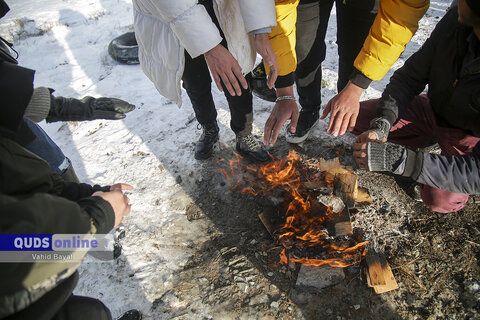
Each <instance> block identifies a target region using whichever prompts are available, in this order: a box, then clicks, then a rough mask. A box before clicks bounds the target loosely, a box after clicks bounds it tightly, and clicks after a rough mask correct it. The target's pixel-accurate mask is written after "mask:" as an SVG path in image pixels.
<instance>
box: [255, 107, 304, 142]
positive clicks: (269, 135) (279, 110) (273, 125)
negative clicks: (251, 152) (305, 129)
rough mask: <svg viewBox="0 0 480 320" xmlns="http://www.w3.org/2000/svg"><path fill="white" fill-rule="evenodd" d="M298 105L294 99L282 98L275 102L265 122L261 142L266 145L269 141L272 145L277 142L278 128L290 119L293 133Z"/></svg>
mask: <svg viewBox="0 0 480 320" xmlns="http://www.w3.org/2000/svg"><path fill="white" fill-rule="evenodd" d="M298 116H299V112H298V106H297V103H296V102H295V100H282V101H279V102H277V103H276V104H275V107H273V110H272V113H271V114H270V117H268V119H267V122H265V130H264V132H263V135H264V137H263V143H264V144H265V145H266V146H268V145H269V144H270V142H271V143H272V145H274V144H275V143H276V142H277V138H278V135H279V133H280V129H282V127H283V125H284V123H285V122H287V120H288V119H290V131H291V132H292V133H295V131H296V128H297V122H298Z"/></svg>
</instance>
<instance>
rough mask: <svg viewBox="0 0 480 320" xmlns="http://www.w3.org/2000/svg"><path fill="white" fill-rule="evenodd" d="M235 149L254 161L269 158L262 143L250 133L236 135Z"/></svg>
mask: <svg viewBox="0 0 480 320" xmlns="http://www.w3.org/2000/svg"><path fill="white" fill-rule="evenodd" d="M236 149H237V151H238V152H239V153H240V154H241V155H243V156H245V157H247V158H249V159H250V160H253V161H255V162H265V161H268V160H270V155H269V154H268V152H267V150H266V149H265V146H264V145H263V143H261V142H259V141H257V139H255V138H254V137H253V135H252V134H249V135H247V136H238V135H237V138H236Z"/></svg>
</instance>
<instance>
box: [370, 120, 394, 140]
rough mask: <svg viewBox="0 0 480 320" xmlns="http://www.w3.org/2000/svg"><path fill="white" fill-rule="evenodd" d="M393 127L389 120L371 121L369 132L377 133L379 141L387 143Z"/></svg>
mask: <svg viewBox="0 0 480 320" xmlns="http://www.w3.org/2000/svg"><path fill="white" fill-rule="evenodd" d="M391 127H392V126H391V125H390V122H388V120H387V119H384V118H375V119H373V120H372V121H370V128H369V129H368V130H367V131H368V132H373V133H375V134H376V135H377V140H379V141H386V140H387V137H388V133H389V132H390V128H391Z"/></svg>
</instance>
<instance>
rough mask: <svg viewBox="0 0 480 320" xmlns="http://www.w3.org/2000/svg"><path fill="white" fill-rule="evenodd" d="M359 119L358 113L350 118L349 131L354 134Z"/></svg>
mask: <svg viewBox="0 0 480 320" xmlns="http://www.w3.org/2000/svg"><path fill="white" fill-rule="evenodd" d="M357 117H358V112H357V113H355V114H353V115H352V116H351V117H350V123H349V124H348V131H350V132H352V131H353V129H354V128H355V125H356V124H357Z"/></svg>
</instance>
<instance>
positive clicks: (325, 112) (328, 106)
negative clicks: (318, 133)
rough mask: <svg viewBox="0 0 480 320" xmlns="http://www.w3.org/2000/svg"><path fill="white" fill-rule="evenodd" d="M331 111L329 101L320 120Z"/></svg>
mask: <svg viewBox="0 0 480 320" xmlns="http://www.w3.org/2000/svg"><path fill="white" fill-rule="evenodd" d="M331 109H332V105H331V103H330V101H329V102H328V103H327V105H326V106H325V109H324V110H323V113H322V115H321V116H320V119H325V118H326V117H327V116H328V114H329V113H330V110H331Z"/></svg>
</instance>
